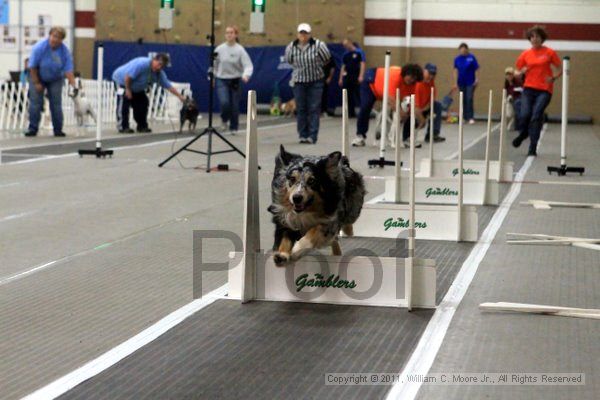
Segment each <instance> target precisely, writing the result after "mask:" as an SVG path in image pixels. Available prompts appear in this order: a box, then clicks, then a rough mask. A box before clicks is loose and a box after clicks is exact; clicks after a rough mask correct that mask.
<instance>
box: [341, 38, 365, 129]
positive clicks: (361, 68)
mask: <svg viewBox="0 0 600 400" xmlns="http://www.w3.org/2000/svg"><path fill="white" fill-rule="evenodd" d="M342 45H343V46H344V48H345V49H346V52H345V53H344V55H343V57H342V60H343V61H342V69H341V71H340V79H339V81H338V84H339V85H340V87H342V88H343V89H347V90H348V116H349V117H350V118H355V117H356V105H357V104H360V84H361V82H362V81H363V79H364V76H365V68H366V57H365V53H364V52H363V51H362V49H361V48H360V47H358V45H357V44H356V43H354V42H353V41H351V40H350V39H344V41H343V42H342Z"/></svg>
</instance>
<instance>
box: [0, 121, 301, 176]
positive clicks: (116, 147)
mask: <svg viewBox="0 0 600 400" xmlns="http://www.w3.org/2000/svg"><path fill="white" fill-rule="evenodd" d="M295 124H296V123H295V122H286V123H284V124H277V125H269V126H264V127H259V128H258V130H259V131H266V130H270V129H275V128H282V127H285V126H290V125H295ZM239 136H240V137H241V136H242V135H239ZM192 138H193V137H192V136H185V137H181V138H179V137H177V138H171V139H166V140H161V141H158V142H150V143H143V144H132V145H126V146H114V147H113V146H108V147H107V149H111V150H123V149H131V148H142V147H151V146H156V145H160V144H165V143H173V142H174V141H175V142H178V141H180V140H184V139H189V140H191V139H192ZM88 142H89V143H93V140H91V141H86V142H82V143H88ZM68 143H69V144H72V143H79V142H68ZM54 144H57V143H51V144H49V145H54ZM41 146H48V144H46V145H40V147H41ZM25 148H26V147H25ZM6 150H7V149H3V151H6ZM6 155H11V153H7V154H6ZM77 155H79V154H78V153H77V152H75V153H66V154H58V155H39V154H38V155H37V156H39V157H37V158H32V159H27V160H21V161H15V162H9V163H3V164H0V165H2V166H4V165H18V164H28V163H33V162H38V161H45V160H51V159H55V158H66V157H75V156H77Z"/></svg>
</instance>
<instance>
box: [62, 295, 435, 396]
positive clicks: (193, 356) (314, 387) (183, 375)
mask: <svg viewBox="0 0 600 400" xmlns="http://www.w3.org/2000/svg"><path fill="white" fill-rule="evenodd" d="M432 313H433V311H432V310H428V311H416V312H412V313H408V312H406V311H405V310H399V309H392V308H378V307H377V308H376V307H345V306H330V305H309V304H300V303H269V302H254V303H249V304H246V305H241V304H240V303H239V302H236V301H228V300H221V301H218V302H216V303H214V304H212V305H211V306H209V307H208V308H206V309H204V310H202V311H201V312H198V313H197V314H195V315H194V316H192V317H190V318H189V319H188V320H186V321H184V322H183V323H182V324H180V325H178V326H177V327H175V328H174V329H173V330H171V331H170V332H168V333H167V334H166V335H163V336H162V337H160V338H158V339H157V340H156V341H155V342H153V343H151V344H150V345H148V346H146V347H145V348H143V349H142V350H140V351H138V352H137V353H135V354H134V355H132V356H131V357H129V358H127V359H125V360H123V361H122V362H120V363H119V364H117V365H116V366H115V367H113V368H111V369H109V370H107V371H105V372H103V373H102V374H100V375H98V376H96V377H95V378H93V379H91V380H89V381H87V382H84V383H83V384H81V385H79V386H78V387H76V388H75V389H73V390H72V391H70V392H68V393H67V394H66V395H64V396H62V397H60V399H92V398H93V399H111V400H115V399H225V398H227V399H283V398H285V399H299V398H302V399H324V398H337V399H339V398H348V399H350V398H353V399H365V398H378V397H382V396H383V395H384V394H385V392H386V391H387V389H388V387H387V386H326V385H325V374H326V373H333V372H389V371H394V370H396V369H397V368H398V365H402V364H403V363H404V360H405V359H406V358H407V357H408V355H409V354H410V352H411V351H412V348H413V347H414V346H415V344H416V342H417V341H418V339H419V334H420V331H422V330H423V329H424V327H425V325H426V324H427V322H428V320H429V318H430V317H431V315H432Z"/></svg>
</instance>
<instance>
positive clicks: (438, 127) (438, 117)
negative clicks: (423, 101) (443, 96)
mask: <svg viewBox="0 0 600 400" xmlns="http://www.w3.org/2000/svg"><path fill="white" fill-rule="evenodd" d="M429 111H430V110H427V111H425V112H424V113H423V115H424V116H425V117H427V133H426V134H425V140H427V139H429V122H430V121H431V120H430V118H429ZM433 113H434V114H435V115H434V116H433V137H438V136H440V132H441V131H442V103H440V102H439V101H434V102H433ZM409 135H410V133H409Z"/></svg>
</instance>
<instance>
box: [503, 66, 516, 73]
mask: <svg viewBox="0 0 600 400" xmlns="http://www.w3.org/2000/svg"><path fill="white" fill-rule="evenodd" d="M504 73H505V74H514V73H515V70H514V68H513V67H506V69H505V70H504Z"/></svg>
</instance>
